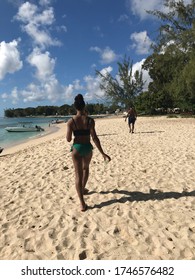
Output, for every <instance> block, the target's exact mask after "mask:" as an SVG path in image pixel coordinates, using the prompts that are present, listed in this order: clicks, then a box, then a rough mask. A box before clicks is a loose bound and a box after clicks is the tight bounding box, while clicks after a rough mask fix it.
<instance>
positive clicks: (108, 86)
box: [96, 57, 144, 107]
mask: <svg viewBox="0 0 195 280" xmlns="http://www.w3.org/2000/svg"><path fill="white" fill-rule="evenodd" d="M117 64H118V73H117V75H116V78H115V77H113V76H112V75H111V74H110V73H108V72H107V73H106V74H102V73H101V72H100V71H98V70H96V74H97V75H98V76H99V77H100V78H101V83H100V89H101V90H103V91H104V92H105V97H106V98H107V99H108V100H111V101H112V103H113V104H117V105H118V104H121V105H122V106H125V107H129V106H132V105H134V103H135V99H136V97H137V96H138V95H139V93H140V92H141V91H142V89H143V85H144V82H143V76H142V72H141V71H140V72H139V71H136V72H135V73H134V75H133V73H132V67H133V62H132V61H130V58H128V59H126V57H125V58H124V60H123V62H122V63H121V62H118V63H117Z"/></svg>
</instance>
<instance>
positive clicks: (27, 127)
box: [5, 122, 44, 132]
mask: <svg viewBox="0 0 195 280" xmlns="http://www.w3.org/2000/svg"><path fill="white" fill-rule="evenodd" d="M5 130H7V131H8V132H36V131H44V128H42V127H41V126H38V125H33V123H32V122H20V123H18V125H17V126H7V127H6V128H5Z"/></svg>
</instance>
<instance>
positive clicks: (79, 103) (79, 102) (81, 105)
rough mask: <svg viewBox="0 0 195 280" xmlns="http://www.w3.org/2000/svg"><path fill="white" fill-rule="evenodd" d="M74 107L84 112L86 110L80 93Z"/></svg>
mask: <svg viewBox="0 0 195 280" xmlns="http://www.w3.org/2000/svg"><path fill="white" fill-rule="evenodd" d="M74 106H75V108H76V109H77V110H83V109H84V107H85V101H84V99H83V96H82V94H80V93H79V94H78V95H77V96H75V99H74Z"/></svg>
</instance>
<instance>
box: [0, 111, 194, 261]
mask: <svg viewBox="0 0 195 280" xmlns="http://www.w3.org/2000/svg"><path fill="white" fill-rule="evenodd" d="M59 127H60V130H59V131H58V132H56V133H53V134H50V135H48V136H47V137H42V138H39V139H36V140H33V141H31V142H27V143H25V144H24V143H23V144H22V145H18V146H16V147H14V148H11V149H7V150H6V149H5V150H4V151H3V152H2V153H1V155H0V173H1V180H0V202H1V203H0V205H1V206H0V259H1V260H24V259H25V260H63V259H66V260H79V259H86V260H192V259H193V260H194V259H195V215H194V213H195V118H167V117H166V116H163V117H138V120H137V122H136V125H135V133H134V134H130V133H129V132H128V126H127V122H125V121H124V118H122V117H121V116H118V117H116V118H103V119H98V120H96V131H97V134H98V136H99V139H100V141H101V144H102V146H103V149H104V151H105V152H106V153H107V154H108V155H110V157H111V158H112V160H111V162H109V163H104V161H103V158H102V156H101V154H100V153H99V152H98V150H97V148H95V146H94V145H93V146H94V150H93V158H92V162H91V166H90V167H91V168H90V177H89V182H88V185H87V188H88V189H89V194H88V195H86V203H87V204H88V205H89V209H88V210H87V211H86V212H81V211H80V205H79V201H78V198H77V194H76V190H75V184H74V180H75V177H74V169H73V163H72V159H71V153H70V146H71V143H68V142H66V139H65V135H66V124H61V125H59ZM92 144H93V143H92Z"/></svg>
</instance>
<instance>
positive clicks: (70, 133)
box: [66, 121, 72, 142]
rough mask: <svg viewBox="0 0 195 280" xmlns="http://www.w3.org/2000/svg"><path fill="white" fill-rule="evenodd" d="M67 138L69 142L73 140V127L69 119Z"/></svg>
mask: <svg viewBox="0 0 195 280" xmlns="http://www.w3.org/2000/svg"><path fill="white" fill-rule="evenodd" d="M66 140H67V141H68V142H70V141H71V140H72V128H71V123H70V122H69V121H68V122H67V130H66Z"/></svg>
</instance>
